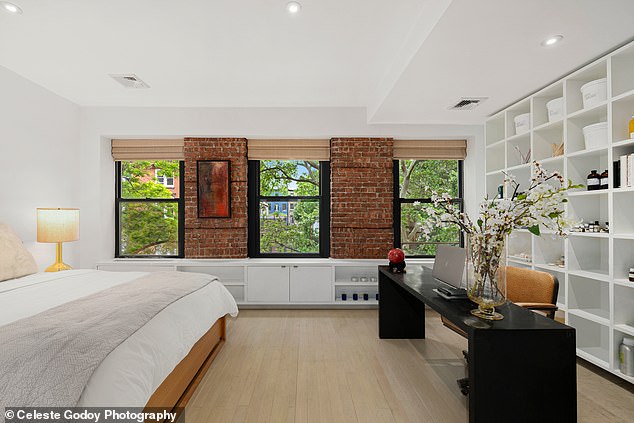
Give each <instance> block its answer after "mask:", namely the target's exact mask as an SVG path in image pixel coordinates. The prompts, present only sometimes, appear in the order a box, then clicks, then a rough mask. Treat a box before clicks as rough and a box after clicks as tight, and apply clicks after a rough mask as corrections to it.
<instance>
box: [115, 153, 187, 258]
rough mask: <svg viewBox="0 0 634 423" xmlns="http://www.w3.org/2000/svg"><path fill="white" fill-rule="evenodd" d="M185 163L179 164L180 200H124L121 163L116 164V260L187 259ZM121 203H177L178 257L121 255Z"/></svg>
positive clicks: (182, 161) (180, 161)
mask: <svg viewBox="0 0 634 423" xmlns="http://www.w3.org/2000/svg"><path fill="white" fill-rule="evenodd" d="M184 175H185V161H184V160H179V163H178V186H179V190H178V193H179V195H178V198H123V197H122V186H121V161H119V160H118V161H116V162H115V204H114V242H115V245H114V256H115V258H135V259H157V258H158V259H160V258H184V257H185V195H184V194H185V176H184ZM121 203H177V204H178V254H177V255H130V254H121V248H120V247H121V245H120V241H121V236H120V228H119V225H120V223H121V222H120V216H119V213H120V210H121V208H120V205H121Z"/></svg>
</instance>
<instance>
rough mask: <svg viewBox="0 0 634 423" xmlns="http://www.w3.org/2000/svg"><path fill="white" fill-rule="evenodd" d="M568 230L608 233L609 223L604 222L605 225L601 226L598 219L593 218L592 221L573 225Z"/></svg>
mask: <svg viewBox="0 0 634 423" xmlns="http://www.w3.org/2000/svg"><path fill="white" fill-rule="evenodd" d="M570 232H584V233H585V232H589V233H608V232H610V224H609V222H605V226H601V225H600V224H599V221H598V220H595V221H594V222H592V223H583V222H580V223H579V224H577V225H575V226H573V227H572V228H571V229H570Z"/></svg>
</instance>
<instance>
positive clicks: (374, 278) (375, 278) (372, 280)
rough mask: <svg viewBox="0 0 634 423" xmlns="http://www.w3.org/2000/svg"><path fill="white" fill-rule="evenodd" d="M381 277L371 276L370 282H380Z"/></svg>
mask: <svg viewBox="0 0 634 423" xmlns="http://www.w3.org/2000/svg"><path fill="white" fill-rule="evenodd" d="M378 280H379V278H377V277H376V276H370V282H378Z"/></svg>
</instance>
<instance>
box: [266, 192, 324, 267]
mask: <svg viewBox="0 0 634 423" xmlns="http://www.w3.org/2000/svg"><path fill="white" fill-rule="evenodd" d="M260 252H261V253H286V254H297V253H314V254H318V253H319V201H317V200H294V201H260Z"/></svg>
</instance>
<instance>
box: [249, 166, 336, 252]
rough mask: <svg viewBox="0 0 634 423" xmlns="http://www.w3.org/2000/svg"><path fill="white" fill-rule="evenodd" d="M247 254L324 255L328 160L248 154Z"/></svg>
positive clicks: (327, 249)
mask: <svg viewBox="0 0 634 423" xmlns="http://www.w3.org/2000/svg"><path fill="white" fill-rule="evenodd" d="M248 189H249V256H250V257H295V256H302V257H328V255H329V253H330V232H329V228H330V223H329V222H330V163H329V162H327V161H310V160H249V184H248Z"/></svg>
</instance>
